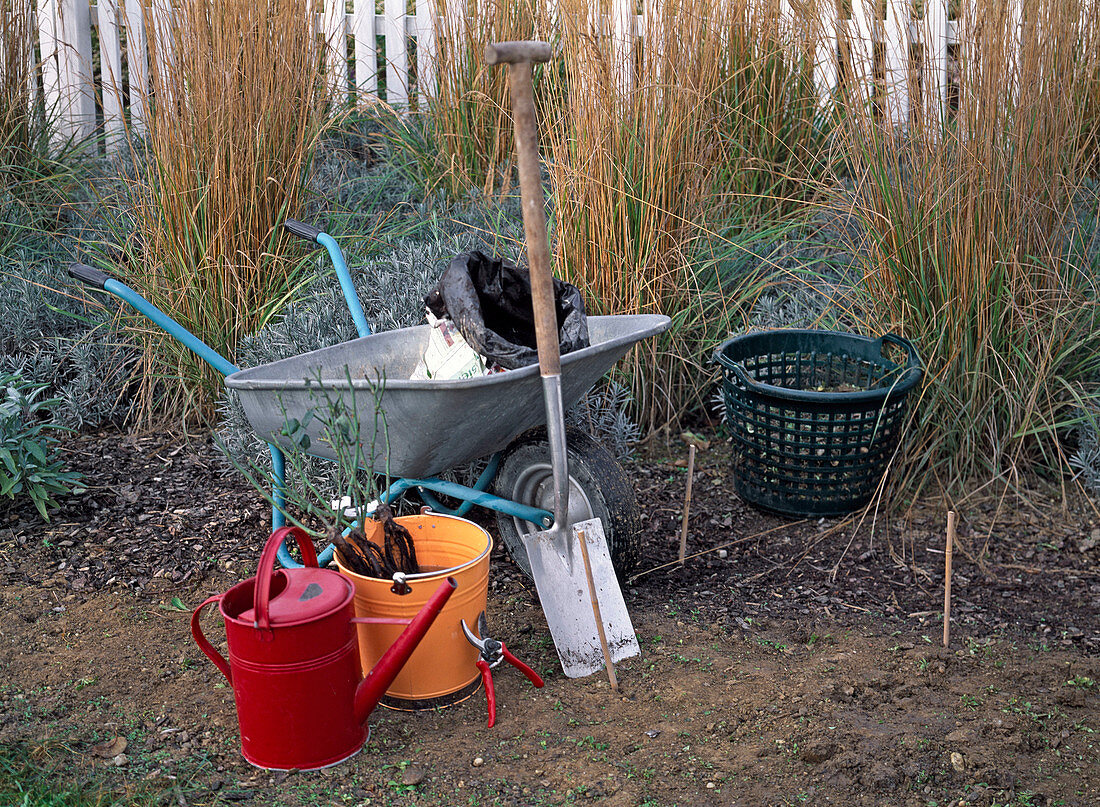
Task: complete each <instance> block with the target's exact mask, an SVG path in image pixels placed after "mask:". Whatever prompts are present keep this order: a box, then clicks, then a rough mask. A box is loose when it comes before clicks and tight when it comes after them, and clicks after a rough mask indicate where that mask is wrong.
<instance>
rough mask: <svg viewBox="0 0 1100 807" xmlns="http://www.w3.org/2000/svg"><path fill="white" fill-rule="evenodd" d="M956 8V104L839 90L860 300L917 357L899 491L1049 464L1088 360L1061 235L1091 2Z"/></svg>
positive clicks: (1077, 166) (1076, 147)
mask: <svg viewBox="0 0 1100 807" xmlns="http://www.w3.org/2000/svg"><path fill="white" fill-rule="evenodd" d="M966 8H969V7H968V6H966V7H964V11H963V16H962V17H961V18H960V19H959V21H958V25H959V30H960V43H961V44H960V50H959V52H958V64H959V75H958V87H957V108H955V109H950V110H948V112H947V114H946V115H944V116H942V117H941V116H940V115H939V114H938V108H937V107H936V105H935V100H934V99H928V101H927V106H925V107H924V109H925V110H928V111H926V112H924V114H917V115H914V116H912V117H911V119H910V122H909V126H908V127H907V128H904V129H898V128H894V127H893V126H891V125H889V124H887V123H885V122H884V121H882V120H881V119H880V117H879V116H878V115H877V114H876V111H875V109H874V107H873V106H870V105H868V106H865V107H861V106H858V105H857V104H855V103H849V104H848V109H849V116H848V128H847V130H846V138H845V140H846V146H847V149H848V153H849V156H850V165H849V168H850V171H851V193H850V194H845V195H844V196H843V198H842V199H841V202H840V203H841V204H844V205H846V206H848V207H849V208H850V210H851V213H852V215H853V217H854V219H855V220H856V221H857V222H858V223H859V224H860V225H861V229H862V233H863V238H862V240H861V242H860V243H859V244H857V245H855V246H857V247H858V248H859V250H860V254H861V256H862V265H863V270H864V274H865V278H864V279H865V291H866V305H867V309H868V311H869V312H870V314H871V317H872V319H873V320H874V325H875V327H877V329H879V330H880V331H887V330H893V331H897V332H900V333H903V334H904V335H906V336H908V337H910V338H911V339H914V340H915V341H916V342H917V343H918V345H919V349H920V352H921V355H922V357H923V359H924V361H925V364H926V370H927V373H926V379H927V382H926V389H925V391H924V394H923V397H922V400H921V402H920V404H919V406H918V407H917V412H918V422H917V424H916V425H917V436H918V439H917V440H916V441H915V446H914V449H913V452H912V453H911V455H910V459H911V462H912V464H911V466H910V470H911V473H910V475H909V476H908V478H909V479H910V480H912V481H914V489H915V488H919V487H920V485H922V484H923V481H929V480H933V479H935V480H938V481H939V483H940V484H943V485H946V484H952V483H956V482H959V481H962V480H965V479H974V478H985V479H988V478H991V477H994V478H996V477H1004V478H1007V479H1009V480H1012V479H1014V478H1015V476H1016V475H1017V474H1018V473H1019V472H1020V471H1022V470H1026V469H1028V468H1035V467H1040V466H1044V467H1047V468H1054V469H1063V468H1065V465H1066V458H1065V456H1064V455H1063V451H1062V447H1061V444H1060V441H1059V432H1060V430H1063V429H1064V428H1065V427H1067V425H1069V424H1070V422H1071V421H1072V419H1073V412H1074V411H1075V407H1076V406H1078V405H1079V404H1080V403H1081V402H1082V401H1083V400H1084V399H1085V398H1086V397H1088V396H1089V395H1090V394H1092V391H1093V389H1092V387H1093V385H1092V384H1091V382H1093V381H1094V380H1095V378H1096V372H1097V370H1098V369H1100V365H1098V357H1100V327H1098V326H1100V318H1098V316H1097V314H1098V311H1097V298H1096V291H1097V289H1096V278H1095V267H1091V268H1090V267H1089V266H1088V262H1087V260H1085V259H1083V258H1082V253H1081V251H1080V250H1075V249H1073V248H1072V245H1073V242H1074V240H1075V235H1074V231H1075V227H1076V226H1077V223H1076V222H1077V216H1076V213H1075V204H1079V203H1080V202H1081V199H1082V193H1083V190H1084V187H1085V185H1084V180H1085V177H1086V176H1087V174H1088V172H1089V168H1090V164H1091V163H1092V161H1093V160H1095V153H1096V152H1095V144H1096V135H1097V129H1096V119H1095V115H1093V114H1090V113H1089V111H1088V107H1087V105H1085V104H1082V103H1080V99H1081V98H1082V97H1085V96H1087V95H1089V94H1090V93H1094V92H1095V90H1096V84H1095V81H1096V79H1095V77H1096V75H1097V72H1096V70H1097V65H1098V63H1100V51H1098V50H1097V49H1095V48H1093V47H1091V46H1087V45H1086V43H1087V42H1089V41H1090V37H1092V36H1093V34H1088V36H1086V35H1084V34H1086V33H1088V32H1095V31H1096V25H1097V19H1096V15H1097V13H1098V11H1097V6H1096V4H1095V3H1078V2H1064V1H1063V0H1037V1H1036V2H1035V3H1031V4H1027V7H1026V11H1025V13H1024V14H1023V16H1022V18H1020V20H1019V26H1018V27H1017V24H1016V23H1017V21H1016V20H1015V19H1014V18H1013V17H1012V13H1011V12H1012V8H1013V5H1012V4H1011V3H1008V2H995V3H993V4H991V5H987V6H983V7H982V9H981V11H980V13H975V15H974V16H969V15H968V12H967V11H965V9H966ZM1091 41H1095V40H1094V39H1092V40H1091ZM911 92H914V93H917V94H916V95H915V97H917V98H920V95H919V88H917V87H912V88H911ZM929 472H931V473H929ZM922 480H923V481H922Z"/></svg>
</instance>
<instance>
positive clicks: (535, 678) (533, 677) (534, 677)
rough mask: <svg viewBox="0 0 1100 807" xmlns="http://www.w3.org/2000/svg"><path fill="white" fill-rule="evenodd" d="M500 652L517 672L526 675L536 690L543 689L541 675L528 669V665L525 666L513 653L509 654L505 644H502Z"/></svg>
mask: <svg viewBox="0 0 1100 807" xmlns="http://www.w3.org/2000/svg"><path fill="white" fill-rule="evenodd" d="M500 652H501V654H502V655H503V656H504V660H505V661H507V662H508V663H509V664H511V665H512V666H513V667H515V668H516V669H517V670H519V671H520V672H521V673H523V674H524V675H526V676H527V680H528V681H530V682H531V683H532V684H534V685H535V688H536V689H541V688H542V678H541V677H540V676H539V674H538V673H537V672H535V671H534V670H532V669H531V668H530V667H528V666H527V665H526V664H524V663H523V662H522V661H520V660H519V659H518V658H516V657H515V656H513V655H512V654H511V652H509V650H508V648H507V647H505V646H504V642H501V643H500Z"/></svg>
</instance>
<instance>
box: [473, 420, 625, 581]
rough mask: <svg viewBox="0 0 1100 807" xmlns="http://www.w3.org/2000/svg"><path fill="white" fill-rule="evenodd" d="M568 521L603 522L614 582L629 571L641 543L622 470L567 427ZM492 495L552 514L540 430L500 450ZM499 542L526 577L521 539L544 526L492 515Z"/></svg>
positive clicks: (527, 566) (549, 476) (544, 442)
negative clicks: (501, 453)
mask: <svg viewBox="0 0 1100 807" xmlns="http://www.w3.org/2000/svg"><path fill="white" fill-rule="evenodd" d="M565 441H566V446H567V449H568V457H569V459H568V463H569V519H570V521H572V522H573V523H576V522H578V521H585V520H587V519H590V518H598V519H599V520H600V521H601V522H603V529H604V535H605V536H606V538H607V548H608V551H609V552H610V554H611V563H612V565H613V566H614V567H615V572H616V574H618V576H619V578H620V579H624V578H625V577H626V576H627V575H629V574H630V573H631V572H632V571H634V565H635V563H636V562H637V559H638V549H639V544H640V541H641V536H640V535H639V529H638V524H639V521H640V518H639V513H638V503H637V501H636V500H635V498H634V489H633V487H632V486H631V484H630V480H629V479H628V478H627V476H626V472H625V471H623V468H622V466H621V465H619V463H618V462H617V461H616V460H615V457H614V456H612V454H611V453H610V452H609V451H608V450H607V449H605V448H604V447H603V446H601V445H600V444H599V443H597V442H596V441H595V440H594V439H593V438H592V437H591V436H590V435H588V434H586V433H585V432H583V431H581V430H579V429H575V428H567V429H566V430H565ZM493 492H494V493H495V494H496V495H498V496H500V497H502V498H505V499H511V500H512V501H514V502H519V503H520V504H526V505H531V506H533V507H540V508H542V509H544V510H550V511H551V512H553V510H554V482H553V469H552V468H551V465H550V445H549V442H548V440H547V437H546V429H545V428H538V429H532V430H531V431H529V432H526V433H525V434H522V435H520V436H519V437H518V438H517V439H516V440H515V442H513V443H512V445H511V446H510V447H509V448H508V449H506V450H505V453H504V456H503V457H502V458H501V462H500V469H499V470H498V471H497V475H496V479H495V480H494V481H493ZM497 527H498V528H499V530H500V537H501V540H502V541H503V542H504V547H505V549H506V550H507V551H508V554H509V555H510V556H511V558H512V560H513V561H515V564H516V565H517V566H519V568H520V570H521V571H522V572H523V573H524V574H525V575H527V576H528V577H530V576H531V564H530V562H529V561H528V560H527V550H526V549H525V548H524V546H523V536H524V535H526V534H528V533H532V532H539V531H541V530H543V529H544V528H543V527H541V526H538V525H535V524H532V523H531V522H529V521H524V520H523V519H520V518H515V517H514V516H509V515H506V514H504V513H497Z"/></svg>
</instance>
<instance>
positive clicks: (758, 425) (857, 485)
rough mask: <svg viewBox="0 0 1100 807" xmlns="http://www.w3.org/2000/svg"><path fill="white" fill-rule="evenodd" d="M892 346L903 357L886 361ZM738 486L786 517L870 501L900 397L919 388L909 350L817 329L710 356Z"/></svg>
mask: <svg viewBox="0 0 1100 807" xmlns="http://www.w3.org/2000/svg"><path fill="white" fill-rule="evenodd" d="M886 345H896V346H897V347H898V348H900V349H901V350H902V351H904V354H905V358H904V360H902V362H901V363H900V364H899V363H896V362H894V361H891V360H890V359H888V358H887V357H886V356H884V355H883V348H884V347H885V346H886ZM715 359H716V361H717V362H718V363H719V364H720V365H721V366H722V371H723V376H724V380H723V384H722V395H723V398H724V400H725V404H726V421H727V423H728V424H729V427H730V429H731V430H732V432H733V446H734V465H735V467H734V471H735V474H734V478H735V481H734V486H735V490H736V491H737V493H738V495H740V496H741V497H742V498H743V499H745V500H746V501H748V502H750V503H752V504H754V505H757V506H759V507H762V508H764V509H767V510H772V511H775V512H778V513H783V514H785V515H794V516H825V515H840V514H843V513H849V512H851V511H852V510H855V509H858V508H860V507H862V506H864V505H865V504H867V502H869V501H870V500H871V497H872V496H873V495H874V493H875V489H876V488H877V487H878V484H879V482H880V481H881V480H882V477H883V474H884V473H885V471H886V466H887V463H888V462H889V460H890V457H891V456H892V454H893V453H894V449H895V448H896V447H897V445H898V440H899V438H900V436H901V428H902V424H903V422H904V420H905V413H906V410H907V404H906V399H907V397H908V395H909V393H910V392H911V391H912V390H913V389H914V388H915V387H916V386H917V384H918V383H919V382H920V379H921V375H922V372H923V371H922V369H921V361H920V357H919V356H918V355H917V351H916V350H915V349H914V347H913V345H912V344H910V343H909V342H908V341H907V340H905V339H902V338H901V337H900V336H894V335H893V334H887V335H886V336H883V337H882V338H881V339H869V338H867V337H864V336H858V335H855V334H847V333H838V332H835V331H819V330H782V331H767V332H763V333H753V334H746V335H744V336H738V337H735V338H733V339H730V340H729V341H727V342H724V343H723V344H722V345H720V346H719V347H718V349H717V350H716V351H715Z"/></svg>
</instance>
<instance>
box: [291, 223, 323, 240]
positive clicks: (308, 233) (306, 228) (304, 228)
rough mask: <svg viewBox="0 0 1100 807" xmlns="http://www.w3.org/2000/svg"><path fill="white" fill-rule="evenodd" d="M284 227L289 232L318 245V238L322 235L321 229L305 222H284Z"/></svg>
mask: <svg viewBox="0 0 1100 807" xmlns="http://www.w3.org/2000/svg"><path fill="white" fill-rule="evenodd" d="M283 226H284V227H286V229H287V232H289V233H291V234H293V235H296V236H298V237H299V238H304V239H305V240H306V241H312V242H313V243H314V244H316V243H317V236H319V235H320V234H321V229H320V228H319V227H314V226H313V225H312V224H306V223H305V222H304V221H298V220H297V219H287V220H286V221H284V222H283Z"/></svg>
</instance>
